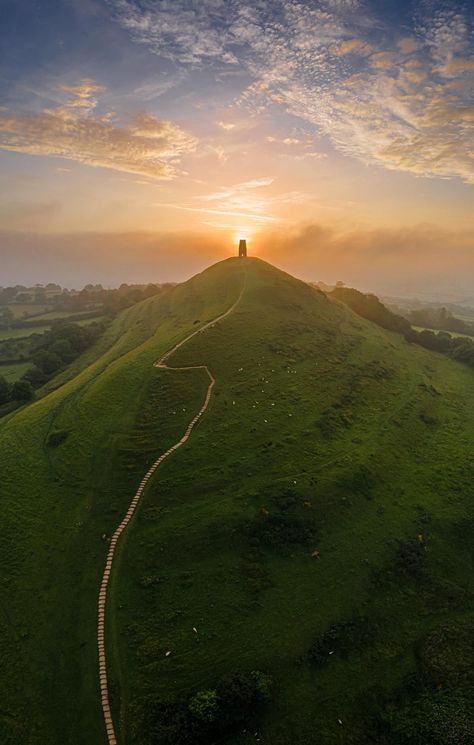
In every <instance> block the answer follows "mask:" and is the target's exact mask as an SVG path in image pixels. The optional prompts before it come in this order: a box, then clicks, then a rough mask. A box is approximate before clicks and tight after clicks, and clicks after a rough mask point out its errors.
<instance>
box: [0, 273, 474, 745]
mask: <svg viewBox="0 0 474 745" xmlns="http://www.w3.org/2000/svg"><path fill="white" fill-rule="evenodd" d="M242 287H244V292H243V296H242V299H241V301H240V303H239V305H238V306H237V308H236V309H235V311H234V312H233V313H232V315H230V316H228V317H227V318H225V319H224V320H222V321H220V322H219V323H216V324H214V325H213V326H212V327H211V328H209V329H207V330H206V331H205V332H204V333H202V334H198V335H196V336H195V337H193V339H192V340H190V341H189V342H188V343H187V344H186V345H184V346H183V347H181V349H180V350H179V351H178V352H176V354H175V355H174V356H173V357H172V358H171V360H170V364H173V365H181V366H187V365H200V364H205V365H208V366H209V368H210V369H211V370H212V373H213V375H214V376H215V378H216V381H217V382H216V386H215V389H214V394H213V400H212V403H211V407H210V409H209V411H208V412H207V413H206V414H205V416H204V418H203V419H202V421H201V422H200V424H199V426H198V427H197V429H196V431H195V432H194V434H193V435H192V437H191V439H190V440H189V442H188V443H187V444H186V445H185V446H184V447H183V448H182V449H181V450H179V451H177V452H176V453H175V454H173V455H172V456H171V457H170V458H169V459H168V460H167V461H165V463H164V464H163V466H162V467H161V468H160V469H159V470H158V472H157V474H156V476H155V478H154V480H153V482H152V484H151V486H150V487H149V488H148V490H147V491H146V492H145V494H144V497H143V500H142V502H141V504H140V506H139V509H138V513H137V515H136V516H135V517H134V519H133V521H132V523H131V524H130V526H129V528H128V530H127V531H126V533H125V534H124V535H123V539H122V541H121V543H120V544H119V553H118V562H117V564H116V565H115V567H114V572H113V575H112V579H111V595H110V598H109V610H108V628H107V640H108V655H109V677H110V688H111V694H112V705H113V710H114V721H115V722H116V723H117V725H118V729H119V741H120V743H122V745H152V744H153V745H154V744H155V743H159V744H160V745H163V744H164V745H171V744H172V743H173V744H174V743H176V745H179V744H180V743H182V744H184V743H206V745H207V744H209V745H210V744H211V743H213V742H216V743H229V744H231V745H244V744H247V743H250V742H252V743H254V742H256V741H257V739H259V740H260V741H261V742H262V743H268V744H269V745H288V744H289V743H291V745H313V744H314V745H333V743H341V744H343V745H363V744H365V743H367V745H368V744H369V743H370V744H372V745H402V744H404V745H421V743H422V744H423V745H428V743H429V745H458V744H459V745H462V744H463V743H464V744H466V745H467V743H471V742H472V737H471V736H472V732H473V727H474V721H473V718H472V714H471V713H470V712H472V711H474V707H473V706H472V705H471V704H472V703H473V695H474V694H473V691H474V682H473V679H472V671H471V665H470V664H468V661H469V660H470V659H472V651H473V649H474V600H473V592H474V572H473V569H474V567H473V557H474V555H473V552H472V546H473V545H474V516H473V507H472V505H473V497H474V486H473V480H472V466H473V455H472V440H473V435H474V415H472V414H471V412H473V411H474V373H473V371H472V370H471V369H470V368H468V367H467V366H463V365H460V364H458V363H456V362H454V361H452V360H450V359H447V358H446V357H443V356H442V355H439V354H437V353H434V352H431V351H429V350H427V349H424V348H422V347H419V346H416V345H413V344H409V343H408V342H407V341H406V340H405V339H404V338H403V336H402V335H400V334H396V333H393V332H392V331H389V330H386V329H383V328H380V326H377V325H375V324H373V323H372V322H370V321H368V320H366V319H364V318H361V317H360V316H358V315H356V314H355V313H354V312H353V311H352V310H350V309H349V308H348V307H347V306H346V305H345V304H343V303H342V302H340V301H338V300H337V299H334V298H332V297H328V296H326V295H324V294H323V293H322V292H320V291H318V290H316V289H314V288H313V287H310V286H308V285H307V284H305V283H303V282H300V281H298V280H296V279H294V278H293V277H291V276H289V275H288V274H285V273H283V272H281V271H279V270H277V269H275V268H274V267H272V266H271V265H269V264H266V263H264V262H262V261H259V260H257V259H248V260H245V261H239V260H238V259H229V260H227V261H224V262H221V263H219V264H216V265H214V266H212V267H211V268H209V269H208V270H206V271H205V272H203V273H201V274H200V275H197V276H196V277H194V278H193V279H191V280H189V281H188V282H186V283H184V284H182V285H179V286H176V287H174V288H171V289H169V290H168V291H166V292H165V293H163V294H162V295H159V296H157V297H152V298H149V299H148V300H145V301H143V302H141V303H139V304H138V305H135V306H133V307H132V308H129V309H127V310H125V311H124V312H123V313H121V314H120V315H119V316H118V317H117V318H116V319H115V320H114V321H113V323H112V324H111V326H110V327H109V328H108V330H107V331H106V333H105V335H104V336H103V337H102V338H101V339H100V340H99V342H98V343H97V344H96V345H95V346H94V347H92V348H91V349H89V350H88V351H87V352H86V353H85V355H83V357H82V358H79V359H78V360H76V361H75V362H74V363H73V367H72V368H71V369H70V370H68V371H67V372H65V373H63V375H62V379H61V380H62V382H63V385H61V386H60V387H59V388H57V389H56V390H54V391H51V392H50V393H49V394H47V395H45V396H44V397H43V398H41V399H40V400H38V401H36V402H34V403H33V404H31V405H29V406H26V407H24V408H23V409H21V410H19V411H17V412H15V413H14V414H12V415H10V416H8V417H6V418H5V419H3V420H0V472H1V480H0V521H1V525H2V531H1V533H0V566H1V572H0V575H1V580H2V603H1V605H0V608H1V611H0V645H1V646H0V655H1V659H2V673H1V674H0V687H1V689H0V696H1V699H0V700H1V702H2V704H1V706H0V741H1V742H2V743H3V742H5V743H6V744H8V745H10V744H13V743H15V744H16V743H25V744H27V745H40V743H41V745H44V743H48V745H105V743H106V738H105V731H104V728H103V723H102V717H101V711H100V702H99V695H98V681H97V659H96V610H97V609H96V604H97V595H98V588H99V583H100V577H101V574H102V571H103V567H104V562H105V555H106V552H107V547H108V538H109V537H110V535H111V533H112V532H113V530H114V529H115V527H116V526H117V524H118V523H119V521H120V520H121V518H122V516H123V514H124V512H125V510H126V508H127V506H128V503H129V501H130V499H131V496H132V495H133V493H134V491H135V489H136V487H137V485H138V483H139V481H140V479H141V478H142V475H143V473H144V472H145V470H146V469H147V467H148V466H149V464H150V463H151V462H153V461H154V460H155V459H156V457H157V456H158V455H159V454H160V453H162V452H164V451H165V450H167V449H168V448H169V447H170V446H171V445H172V444H174V443H175V442H176V441H177V440H178V439H179V438H180V437H181V436H182V434H183V432H184V430H185V429H186V427H187V424H188V422H189V421H190V419H191V418H192V416H194V413H195V412H196V411H197V410H198V409H199V408H200V406H201V403H202V400H203V397H204V394H205V391H206V388H207V383H208V379H207V377H206V375H205V373H204V371H203V370H194V371H193V370H189V371H186V370H182V371H172V370H157V369H156V368H154V367H153V362H154V361H155V360H157V359H158V358H159V357H160V356H161V355H162V354H163V353H164V352H165V351H166V350H168V349H169V348H171V347H172V346H173V345H174V344H175V343H176V342H177V341H179V340H180V339H183V338H185V337H186V336H187V335H188V334H189V333H190V332H191V331H193V330H196V329H198V328H199V327H200V326H202V325H204V324H205V323H207V322H208V321H209V320H211V319H213V318H215V317H217V316H219V315H221V314H222V313H223V312H224V311H225V310H226V309H227V308H229V307H230V306H231V305H232V304H233V303H234V302H235V300H236V299H237V298H238V297H239V294H240V292H241V290H242ZM61 380H59V381H56V382H55V385H58V384H59V382H61ZM3 598H4V600H3ZM168 653H169V654H168ZM255 733H258V734H257V736H256V735H255ZM469 737H471V739H469Z"/></svg>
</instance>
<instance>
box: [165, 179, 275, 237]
mask: <svg viewBox="0 0 474 745" xmlns="http://www.w3.org/2000/svg"><path fill="white" fill-rule="evenodd" d="M272 183H273V179H272V178H270V177H266V176H264V177H262V178H258V179H252V180H251V181H243V182H241V183H238V184H233V185H232V186H224V187H223V188H222V189H220V190H219V191H217V192H211V193H210V194H201V195H198V196H197V197H195V200H196V201H197V202H198V203H199V206H196V204H195V203H191V204H177V203H173V204H166V205H163V204H160V205H159V206H161V207H162V206H166V207H168V208H171V209H178V210H184V211H186V212H197V213H203V214H204V215H221V216H225V217H234V218H245V219H246V220H247V221H248V223H249V226H250V225H251V224H255V225H256V226H258V225H261V224H264V223H272V222H275V221H276V219H277V218H276V217H275V216H274V215H272V214H271V209H272V205H273V204H275V202H276V201H277V200H280V199H281V197H278V198H277V197H272V196H270V195H267V194H255V190H259V189H262V188H265V187H266V186H270V185H271V184H272ZM202 202H204V203H205V205H204V206H203V205H202Z"/></svg>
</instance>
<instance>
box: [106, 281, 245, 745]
mask: <svg viewBox="0 0 474 745" xmlns="http://www.w3.org/2000/svg"><path fill="white" fill-rule="evenodd" d="M244 289H245V285H244V287H242V290H241V292H240V295H239V297H238V298H237V300H236V302H235V303H234V304H233V305H232V306H231V307H230V308H229V309H228V310H227V311H226V312H225V313H223V314H222V315H220V316H218V317H217V318H214V319H213V320H212V321H209V322H208V323H206V324H205V325H204V326H201V328H199V329H197V331H193V333H192V334H189V336H187V337H186V338H185V339H183V340H182V341H180V342H179V343H178V344H176V345H175V346H174V347H173V348H172V349H170V350H169V352H166V354H164V355H163V357H161V359H159V360H158V362H155V364H154V367H157V368H159V369H165V370H205V371H206V373H207V375H208V376H209V385H208V388H207V393H206V397H205V399H204V403H203V405H202V406H201V408H200V410H199V411H198V413H197V414H196V416H195V417H194V419H192V420H191V422H190V423H189V424H188V427H187V429H186V431H185V433H184V435H183V436H182V438H181V439H180V440H178V442H177V443H175V444H174V445H173V446H172V447H170V448H169V450H167V451H166V452H165V453H163V455H160V457H159V458H158V460H156V461H155V462H154V463H153V465H151V466H150V468H149V469H148V471H147V472H146V474H145V475H144V477H143V478H142V480H141V481H140V485H139V487H138V489H137V491H136V492H135V495H134V497H133V499H132V501H131V502H130V505H129V507H128V510H127V512H126V513H125V517H124V518H123V520H122V522H121V523H120V525H119V526H118V527H117V528H116V530H115V532H114V534H113V536H112V538H111V540H110V545H109V550H108V553H107V561H106V564H105V569H104V573H103V575H102V582H101V585H100V592H99V600H98V614H97V648H98V653H99V681H100V697H101V703H102V712H103V715H104V723H105V729H106V732H107V741H108V745H117V738H116V735H115V729H114V722H113V719H112V712H111V709H110V700H109V686H108V682H107V658H106V654H105V611H106V604H107V587H108V584H109V578H110V573H111V571H112V566H113V562H114V556H115V549H116V548H117V542H118V540H119V538H120V536H121V534H122V533H123V531H124V530H125V528H126V527H127V525H128V523H129V522H130V520H131V519H132V517H133V515H134V512H135V510H136V508H137V505H138V503H139V501H140V499H141V497H142V494H143V490H144V489H145V487H146V485H147V483H148V481H149V480H150V479H151V477H152V476H153V474H154V473H155V471H156V470H157V468H158V467H159V466H160V465H161V464H162V463H163V461H164V460H165V459H166V458H168V456H169V455H171V453H174V451H175V450H178V448H180V447H182V446H183V445H184V443H185V442H186V441H187V440H188V439H189V437H190V435H191V432H192V431H193V429H194V427H195V425H196V424H197V422H198V421H199V419H200V418H201V417H202V415H203V414H204V413H205V411H206V410H207V409H208V407H209V402H210V400H211V396H212V389H213V388H214V385H215V382H216V381H215V378H214V376H213V375H212V373H211V371H210V370H209V368H208V367H207V365H192V366H189V367H169V366H168V365H167V364H166V362H167V360H168V359H169V358H170V357H171V355H173V354H174V353H175V352H176V351H177V350H178V349H179V348H180V347H182V346H183V345H184V344H186V343H187V342H188V341H189V340H190V339H192V338H193V337H194V336H197V334H201V333H202V332H203V331H205V330H206V329H208V328H210V327H211V326H213V325H214V324H215V323H218V321H222V320H223V319H224V318H226V317H227V316H229V315H230V314H231V313H232V312H233V311H234V310H235V308H236V307H237V305H238V304H239V303H240V300H241V298H242V295H243V293H244Z"/></svg>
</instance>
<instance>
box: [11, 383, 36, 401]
mask: <svg viewBox="0 0 474 745" xmlns="http://www.w3.org/2000/svg"><path fill="white" fill-rule="evenodd" d="M11 396H12V399H13V401H31V399H32V398H33V396H34V391H33V386H32V385H31V383H29V382H28V381H27V380H17V381H16V382H15V383H13V386H12V394H11Z"/></svg>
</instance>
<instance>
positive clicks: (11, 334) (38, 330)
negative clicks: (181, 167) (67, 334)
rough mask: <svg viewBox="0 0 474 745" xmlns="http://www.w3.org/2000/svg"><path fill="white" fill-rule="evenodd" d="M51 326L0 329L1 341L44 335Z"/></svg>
mask: <svg viewBox="0 0 474 745" xmlns="http://www.w3.org/2000/svg"><path fill="white" fill-rule="evenodd" d="M50 328H51V327H50V326H33V327H31V326H28V327H25V328H19V329H0V341H5V340H6V339H23V337H28V336H32V334H43V333H44V332H45V331H49V329H50Z"/></svg>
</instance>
